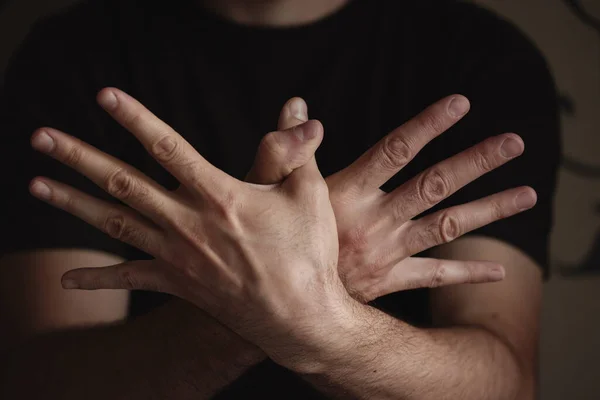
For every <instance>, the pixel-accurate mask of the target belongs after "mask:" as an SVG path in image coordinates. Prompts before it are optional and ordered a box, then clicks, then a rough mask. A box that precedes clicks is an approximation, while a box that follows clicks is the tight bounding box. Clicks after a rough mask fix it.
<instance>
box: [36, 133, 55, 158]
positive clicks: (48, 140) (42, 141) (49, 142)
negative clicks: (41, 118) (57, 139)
mask: <svg viewBox="0 0 600 400" xmlns="http://www.w3.org/2000/svg"><path fill="white" fill-rule="evenodd" d="M31 145H32V146H33V148H34V149H36V150H37V151H41V152H43V153H50V152H51V151H52V150H54V139H52V137H50V135H48V134H47V133H46V132H45V131H41V132H38V134H37V135H35V136H34V137H33V138H32V139H31Z"/></svg>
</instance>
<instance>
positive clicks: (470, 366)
mask: <svg viewBox="0 0 600 400" xmlns="http://www.w3.org/2000/svg"><path fill="white" fill-rule="evenodd" d="M360 307H361V308H360V309H359V310H357V311H356V312H353V313H354V314H355V318H354V321H356V322H355V323H354V324H353V327H352V328H350V329H348V327H344V331H345V332H343V331H342V330H340V340H342V341H345V347H346V351H342V352H340V351H339V348H340V347H338V348H337V349H336V351H335V352H334V351H332V352H328V351H327V349H324V351H323V353H322V357H323V358H322V359H321V360H319V362H318V363H316V364H314V365H318V366H319V367H318V368H317V369H315V371H311V372H310V373H308V374H305V375H304V378H305V379H306V380H308V381H309V382H310V383H311V384H313V385H314V386H315V387H317V388H318V389H319V390H321V391H323V392H324V393H326V394H328V395H330V396H332V397H335V398H357V399H396V400H397V399H410V400H412V399H414V400H423V399H464V400H469V399H473V400H482V399H484V400H492V399H498V400H500V399H502V400H504V399H506V400H508V399H529V400H530V399H532V398H533V379H532V378H531V379H530V378H528V377H527V376H528V375H530V374H526V373H524V371H523V370H522V369H521V368H520V367H519V363H518V361H517V358H516V357H515V356H514V354H513V352H511V350H510V349H509V347H508V346H507V345H505V344H504V343H503V342H502V341H501V340H499V339H498V338H496V337H495V336H494V335H492V334H491V333H489V332H487V331H486V330H484V329H480V328H475V327H472V328H470V327H464V328H462V327H456V328H447V329H417V328H414V327H412V326H409V325H407V324H406V323H404V322H402V321H399V320H397V319H395V318H393V317H391V316H388V315H386V314H384V313H382V312H380V311H378V310H375V309H373V308H371V307H367V306H360Z"/></svg>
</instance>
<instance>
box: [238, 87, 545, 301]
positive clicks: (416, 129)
mask: <svg viewBox="0 0 600 400" xmlns="http://www.w3.org/2000/svg"><path fill="white" fill-rule="evenodd" d="M451 103H452V104H454V105H457V106H459V107H460V109H459V110H458V111H452V112H451V111H450V106H451ZM292 107H293V108H294V109H295V110H296V112H290V110H291V108H292ZM468 110H469V102H468V100H467V99H466V98H464V97H463V96H450V97H448V98H445V99H442V100H440V101H439V102H437V103H435V104H433V105H432V106H431V107H429V108H427V109H426V110H425V111H423V112H422V113H421V114H419V115H418V116H417V117H415V118H414V119H412V120H411V121H409V122H407V123H406V124H404V125H402V126H401V127H399V128H398V129H396V130H394V131H393V132H392V133H390V134H389V135H388V136H386V137H385V138H383V139H382V140H381V141H380V142H379V143H377V144H376V145H375V146H374V147H373V148H371V149H370V150H369V151H367V152H366V153H365V154H364V155H363V156H362V157H360V158H359V159H358V160H357V161H356V162H354V163H353V164H352V165H350V166H349V167H347V168H345V169H344V170H342V171H340V172H338V173H336V174H334V175H332V176H330V177H328V178H327V179H326V181H327V185H328V187H329V195H330V200H331V204H332V206H333V209H334V211H335V215H336V220H337V226H338V236H339V240H340V250H339V251H340V255H339V260H338V271H339V274H340V276H341V278H342V280H343V282H344V284H345V286H346V288H347V290H348V291H349V292H350V293H351V294H352V295H353V297H355V298H356V299H358V300H360V301H362V302H368V301H371V300H373V299H376V298H377V297H380V296H383V295H386V294H389V293H394V292H398V291H402V290H408V289H417V288H423V287H437V286H444V285H453V284H463V283H485V282H494V281H498V280H501V279H503V278H504V269H503V267H502V266H501V265H499V264H497V263H493V262H485V261H453V260H439V259H428V258H420V257H419V258H417V257H411V256H412V255H414V254H417V253H420V252H422V251H424V250H427V249H429V248H432V247H434V246H437V245H441V244H444V243H448V242H450V241H452V240H454V239H457V238H458V237H460V236H462V235H464V234H465V233H468V232H470V231H472V230H475V229H477V228H480V227H482V226H484V225H487V224H490V223H492V222H495V221H497V220H499V219H502V218H507V217H510V216H512V215H515V214H517V213H519V212H522V211H524V210H527V209H529V208H531V207H533V206H534V205H535V202H536V194H535V192H534V191H533V189H531V188H527V187H524V188H515V189H511V190H507V191H504V192H501V193H497V194H494V195H492V196H489V197H486V198H484V199H480V200H475V201H473V202H471V203H468V204H463V205H460V206H457V207H452V208H449V209H446V210H443V211H440V212H437V213H434V214H431V215H429V216H427V217H424V218H421V219H416V220H414V219H413V218H414V217H416V216H417V215H418V214H420V213H422V212H424V211H426V210H428V209H429V208H431V207H433V206H435V205H436V204H437V203H439V202H440V201H442V200H444V199H445V198H447V197H449V196H450V195H452V194H453V193H454V192H456V191H457V190H458V189H460V188H461V187H463V186H465V185H466V184H468V183H470V182H472V181H474V180H475V179H477V178H479V177H480V176H482V175H483V174H485V173H486V172H489V171H491V170H493V169H495V168H498V167H500V166H501V165H503V164H504V163H506V162H508V161H510V160H512V159H514V158H516V157H518V156H519V155H521V154H522V152H523V150H524V144H523V141H522V140H521V138H520V137H518V136H517V135H515V134H504V135H500V136H496V137H492V138H489V139H487V140H485V141H484V142H482V143H479V144H477V145H476V146H474V147H472V148H470V149H468V150H466V151H464V152H462V153H460V154H458V155H456V156H454V157H452V158H450V159H448V160H445V161H443V162H441V163H439V164H437V165H435V166H433V167H432V168H430V169H428V170H427V171H424V172H422V173H421V174H419V175H418V176H416V177H415V178H413V179H411V180H410V181H408V182H406V183H405V184H404V185H402V186H400V187H399V188H397V189H396V190H395V191H393V192H392V193H390V194H386V193H385V192H383V191H382V190H380V189H379V187H380V186H382V185H383V184H384V183H385V182H386V181H387V180H388V179H390V178H391V177H392V176H393V175H395V174H396V173H397V172H398V171H400V170H401V169H402V167H404V166H405V165H407V164H408V163H409V162H410V161H411V159H412V158H413V157H415V156H416V154H417V153H418V152H419V151H420V150H421V149H422V148H423V147H424V146H425V145H426V144H427V143H428V142H429V141H431V140H432V139H434V138H435V137H437V136H438V135H440V134H441V133H443V132H444V131H446V130H447V129H449V128H450V127H451V126H452V125H454V124H455V123H456V122H458V121H459V120H460V119H461V118H462V117H463V116H464V115H465V114H466V113H467V112H468ZM295 115H296V116H295ZM307 120H308V116H307V111H306V104H305V103H304V102H303V101H302V100H301V99H293V100H292V101H290V102H288V104H286V106H285V107H284V110H283V112H282V115H281V117H280V119H279V129H280V130H281V131H284V130H286V129H290V128H292V127H294V126H297V125H299V124H302V123H304V122H305V121H307ZM282 133H283V132H274V133H271V134H269V135H267V136H266V137H265V138H264V140H263V142H262V143H261V147H260V149H259V153H258V156H257V159H256V162H255V164H254V167H253V168H252V171H251V172H250V173H249V175H248V178H249V179H251V180H252V181H253V182H259V183H265V184H267V183H274V182H278V181H279V180H281V179H283V178H284V177H285V176H286V175H287V174H288V173H289V172H290V171H291V170H293V168H296V167H297V166H300V165H303V164H304V163H305V162H306V161H307V160H308V159H309V157H310V156H311V154H312V153H310V151H312V150H313V148H312V147H310V148H309V149H308V150H309V151H304V152H299V151H298V150H297V149H298V148H302V145H301V144H298V142H297V141H290V140H286V139H287V138H288V136H287V135H283V134H282ZM303 147H305V148H306V147H308V146H306V145H303ZM290 154H293V156H290ZM286 163H287V165H286ZM277 166H280V167H279V168H277ZM283 166H285V167H283Z"/></svg>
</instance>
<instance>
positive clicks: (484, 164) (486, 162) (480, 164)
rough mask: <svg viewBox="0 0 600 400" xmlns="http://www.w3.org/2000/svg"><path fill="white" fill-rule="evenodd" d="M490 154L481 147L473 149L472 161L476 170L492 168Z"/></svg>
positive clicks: (486, 170) (485, 170)
mask: <svg viewBox="0 0 600 400" xmlns="http://www.w3.org/2000/svg"><path fill="white" fill-rule="evenodd" d="M490 157H491V155H490V154H489V153H488V152H486V151H485V150H482V149H475V150H474V151H473V162H474V164H475V168H476V170H479V171H483V172H490V171H491V170H493V169H494V164H493V161H492V160H491V159H490Z"/></svg>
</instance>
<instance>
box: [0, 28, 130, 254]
mask: <svg viewBox="0 0 600 400" xmlns="http://www.w3.org/2000/svg"><path fill="white" fill-rule="evenodd" d="M73 35H74V33H73V32H69V28H68V27H67V26H66V25H63V24H61V21H60V20H50V21H42V22H39V23H38V24H36V25H35V26H34V28H33V29H32V31H31V32H30V34H29V35H28V37H27V38H26V40H25V41H24V43H23V45H22V46H21V47H20V48H19V50H18V51H17V52H16V53H15V54H14V55H13V57H12V59H11V62H10V65H9V68H8V70H7V72H6V75H5V77H4V88H3V90H2V93H1V94H0V101H1V107H0V132H1V135H0V148H2V150H3V155H2V157H1V161H0V163H1V164H0V165H1V168H2V169H1V170H2V171H3V188H4V189H3V190H2V196H0V202H1V207H0V210H1V213H2V221H3V228H4V235H2V241H1V244H0V253H8V252H15V251H24V250H32V249H42V248H81V249H93V250H100V251H105V252H109V253H112V254H116V255H120V256H122V257H125V258H128V254H129V251H130V248H129V247H128V246H126V245H124V244H121V243H120V242H118V241H116V240H113V239H112V238H110V237H108V236H106V235H105V234H104V233H102V232H100V231H98V230H97V229H95V228H93V227H92V226H90V225H88V224H86V223H84V222H83V221H81V220H79V219H77V218H75V217H73V216H71V215H70V214H68V213H66V212H64V211H61V210H57V209H55V208H53V207H51V206H49V205H47V204H45V203H43V202H41V201H39V200H37V199H35V198H34V197H33V196H31V195H30V194H29V192H28V185H29V182H30V181H31V179H32V178H33V177H35V176H47V177H49V178H51V179H55V180H58V181H61V182H64V183H66V184H69V185H71V186H74V187H76V188H78V189H80V190H83V191H85V192H87V193H89V194H91V195H93V196H96V197H100V198H103V199H108V196H107V195H106V194H105V193H103V192H102V190H100V189H99V188H97V187H96V186H95V185H94V184H92V183H91V181H89V180H87V179H86V178H84V177H82V176H81V175H79V174H78V173H76V172H74V171H73V170H71V169H69V168H67V167H65V166H63V165H62V164H60V163H59V162H57V161H55V160H53V159H51V158H50V157H48V156H44V155H41V154H39V153H36V152H34V151H33V150H32V148H31V146H30V138H31V135H32V133H33V132H34V131H35V130H36V129H37V128H40V127H45V126H49V127H53V128H56V129H60V130H62V131H64V132H67V133H69V134H72V135H74V136H77V137H79V138H80V139H82V140H84V141H86V142H88V143H90V144H92V145H95V146H97V147H100V148H102V149H103V150H107V151H108V152H114V151H117V152H118V147H119V144H118V141H115V140H106V137H107V135H106V132H105V127H106V126H108V125H107V123H106V120H107V117H105V116H104V115H103V114H102V113H101V110H99V107H97V106H96V105H95V94H96V89H97V87H95V86H94V83H93V81H92V80H90V78H89V77H88V76H87V75H88V74H87V70H86V67H85V62H87V61H89V60H87V57H86V55H85V54H82V53H83V50H84V49H85V48H83V47H81V48H78V46H79V45H77V43H78V42H77V41H73V40H69V38H70V37H73ZM82 42H83V41H82ZM68 43H71V44H70V45H69V44H68ZM88 54H89V53H88ZM97 61H98V60H97ZM113 139H114V138H113Z"/></svg>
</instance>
